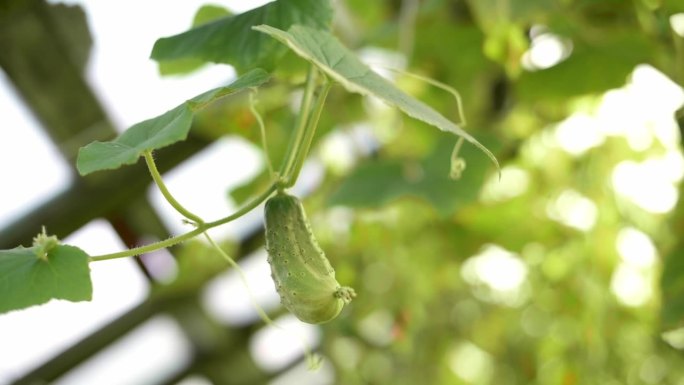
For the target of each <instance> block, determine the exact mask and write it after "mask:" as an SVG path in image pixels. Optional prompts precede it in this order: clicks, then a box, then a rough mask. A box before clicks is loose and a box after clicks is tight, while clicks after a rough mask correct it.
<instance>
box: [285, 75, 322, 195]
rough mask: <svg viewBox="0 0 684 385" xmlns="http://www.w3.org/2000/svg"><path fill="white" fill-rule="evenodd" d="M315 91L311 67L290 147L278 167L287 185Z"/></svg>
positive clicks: (314, 78)
mask: <svg viewBox="0 0 684 385" xmlns="http://www.w3.org/2000/svg"><path fill="white" fill-rule="evenodd" d="M315 89H316V68H314V66H313V65H311V66H310V67H309V72H308V74H307V76H306V85H305V86H304V96H303V97H302V104H301V106H300V108H299V115H298V116H297V123H296V125H295V133H294V136H293V137H292V140H291V141H290V146H289V147H288V149H287V153H286V154H285V160H284V161H283V164H282V166H281V167H280V177H281V178H283V179H284V180H285V181H286V184H289V181H290V175H291V174H292V168H293V167H294V165H295V162H296V159H297V154H299V151H300V147H301V145H302V141H303V139H304V134H305V131H306V126H307V120H308V117H309V111H310V110H311V101H312V99H313V94H314V91H315Z"/></svg>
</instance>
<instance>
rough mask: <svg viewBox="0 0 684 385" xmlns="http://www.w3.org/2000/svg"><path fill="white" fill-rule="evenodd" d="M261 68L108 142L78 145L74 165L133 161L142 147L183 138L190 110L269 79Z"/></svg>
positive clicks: (91, 168)
mask: <svg viewBox="0 0 684 385" xmlns="http://www.w3.org/2000/svg"><path fill="white" fill-rule="evenodd" d="M268 79H269V75H268V74H267V73H266V72H265V71H264V70H262V69H255V70H252V71H250V72H248V73H246V74H244V75H243V76H241V77H240V78H238V79H237V80H235V81H234V82H233V83H232V84H230V85H228V86H224V87H219V88H215V89H213V90H210V91H207V92H205V93H203V94H200V95H197V96H195V97H194V98H192V99H190V100H187V101H185V102H183V103H182V104H180V105H179V106H177V107H175V108H173V109H172V110H169V111H167V112H165V113H163V114H162V115H159V116H157V117H155V118H152V119H148V120H145V121H143V122H140V123H137V124H135V125H133V126H131V127H130V128H129V129H128V130H126V132H124V133H123V134H121V135H120V136H119V137H118V138H116V139H114V140H112V141H108V142H93V143H90V144H89V145H87V146H85V147H83V148H81V150H80V151H79V153H78V159H77V161H76V167H77V169H78V172H79V173H80V174H81V175H87V174H90V173H92V172H95V171H100V170H110V169H115V168H119V167H121V166H123V165H126V164H133V163H135V162H136V161H137V160H138V158H139V157H140V156H142V154H143V153H144V152H145V151H151V150H156V149H159V148H162V147H166V146H169V145H171V144H173V143H176V142H179V141H182V140H185V138H186V137H187V136H188V132H189V131H190V127H191V125H192V117H193V113H194V112H195V111H196V110H198V109H200V108H202V107H204V106H205V105H206V104H208V103H211V102H212V101H214V100H216V99H218V98H221V97H223V96H226V95H230V94H233V93H236V92H239V91H242V90H244V89H246V88H251V87H257V86H259V85H261V84H263V83H265V82H266V81H268Z"/></svg>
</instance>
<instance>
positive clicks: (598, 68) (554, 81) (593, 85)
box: [517, 32, 651, 102]
mask: <svg viewBox="0 0 684 385" xmlns="http://www.w3.org/2000/svg"><path fill="white" fill-rule="evenodd" d="M650 51H651V46H650V43H649V42H648V41H647V40H646V39H645V37H644V36H643V35H642V34H639V33H638V32H633V33H631V32H629V33H617V32H616V33H615V34H613V35H609V36H602V37H601V38H600V39H599V41H598V42H597V43H595V44H594V43H592V44H591V45H590V44H589V43H586V42H579V41H575V42H573V51H572V52H571V54H570V57H568V58H567V59H566V60H565V61H563V62H561V63H559V64H557V65H555V66H553V67H551V68H548V69H543V70H540V71H534V72H525V73H523V74H522V76H521V77H520V79H519V82H518V85H517V94H518V96H519V97H520V98H521V99H523V100H525V101H529V102H537V101H555V102H558V101H561V100H567V98H569V97H573V96H579V95H585V94H593V93H598V92H603V91H606V90H609V89H611V88H617V87H620V86H622V85H624V84H625V82H626V81H627V76H628V75H629V74H630V73H631V72H632V70H634V67H635V66H636V65H637V64H640V63H644V62H647V61H648V60H649V54H650Z"/></svg>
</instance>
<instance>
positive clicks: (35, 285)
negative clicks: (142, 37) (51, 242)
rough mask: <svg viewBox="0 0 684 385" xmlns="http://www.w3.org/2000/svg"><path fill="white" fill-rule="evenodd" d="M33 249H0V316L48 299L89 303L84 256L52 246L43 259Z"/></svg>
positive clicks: (88, 270)
mask: <svg viewBox="0 0 684 385" xmlns="http://www.w3.org/2000/svg"><path fill="white" fill-rule="evenodd" d="M37 254H38V252H37V250H35V247H29V248H24V247H17V248H15V249H12V250H0V313H5V312H8V311H10V310H17V309H23V308H27V307H29V306H33V305H40V304H43V303H46V302H48V301H49V300H51V299H53V298H54V299H65V300H69V301H73V302H76V301H89V300H90V299H91V298H92V292H93V288H92V284H91V281H90V269H89V267H88V259H89V257H88V255H87V254H86V253H85V252H83V250H81V249H79V248H77V247H74V246H67V245H59V246H54V247H53V248H51V249H50V251H49V252H48V254H47V258H46V259H41V258H40V257H39V256H38V255H37Z"/></svg>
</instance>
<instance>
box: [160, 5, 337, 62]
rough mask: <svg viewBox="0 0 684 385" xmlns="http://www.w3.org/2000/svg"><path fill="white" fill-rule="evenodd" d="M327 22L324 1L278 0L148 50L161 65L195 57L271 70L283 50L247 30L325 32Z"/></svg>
mask: <svg viewBox="0 0 684 385" xmlns="http://www.w3.org/2000/svg"><path fill="white" fill-rule="evenodd" d="M331 20H332V8H331V6H330V1H328V0H278V1H274V2H271V3H268V4H266V5H264V6H262V7H259V8H256V9H253V10H251V11H248V12H245V13H242V14H239V15H235V16H229V17H224V18H221V19H218V20H216V21H214V22H211V23H208V24H205V25H202V26H199V27H197V28H193V29H191V30H189V31H187V32H184V33H181V34H179V35H175V36H170V37H165V38H161V39H159V40H157V42H156V43H155V45H154V48H153V49H152V59H154V60H156V61H158V62H160V63H162V62H164V61H172V60H178V59H187V58H195V59H200V60H202V61H204V62H214V63H225V64H230V65H233V66H234V67H235V68H236V69H237V70H238V71H239V72H242V71H244V70H246V69H249V68H254V67H263V68H267V69H271V68H273V67H274V65H275V62H276V60H277V58H278V57H279V56H280V55H281V54H282V53H283V52H285V49H284V47H282V46H281V45H279V44H277V42H275V41H273V40H272V39H269V38H268V37H267V36H264V35H263V34H260V33H258V32H256V31H252V30H251V29H250V27H252V26H255V25H260V24H268V25H272V26H275V27H277V28H285V29H287V28H289V27H290V26H291V25H292V24H302V25H307V26H310V27H313V28H321V29H327V28H329V25H330V22H331Z"/></svg>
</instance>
